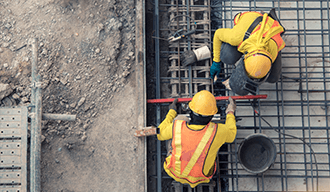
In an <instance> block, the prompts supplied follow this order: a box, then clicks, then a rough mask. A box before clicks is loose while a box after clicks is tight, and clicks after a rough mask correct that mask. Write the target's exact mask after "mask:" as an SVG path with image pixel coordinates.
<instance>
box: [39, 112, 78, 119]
mask: <svg viewBox="0 0 330 192" xmlns="http://www.w3.org/2000/svg"><path fill="white" fill-rule="evenodd" d="M42 120H62V121H75V120H76V115H65V114H50V113H43V114H42Z"/></svg>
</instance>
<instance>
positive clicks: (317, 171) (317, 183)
mask: <svg viewBox="0 0 330 192" xmlns="http://www.w3.org/2000/svg"><path fill="white" fill-rule="evenodd" d="M249 102H250V104H251V107H252V108H253V111H254V112H255V113H256V114H257V115H258V117H260V118H261V119H262V120H263V121H264V122H265V123H266V124H267V125H268V126H269V127H270V128H272V129H273V130H274V131H275V132H277V133H279V134H281V135H283V136H288V137H291V138H294V139H298V140H300V141H302V142H303V143H304V144H305V145H307V146H308V147H309V149H310V150H311V152H312V154H313V156H314V160H315V167H316V192H318V191H319V170H318V166H317V160H316V155H315V152H314V150H313V148H312V146H311V145H310V144H309V143H307V142H306V141H304V140H303V139H301V138H299V137H296V136H294V135H291V134H287V133H282V132H281V131H280V130H279V129H276V128H274V127H273V126H272V125H271V124H270V123H269V122H268V121H267V120H266V119H264V118H263V117H261V115H260V114H259V112H258V111H257V109H256V108H255V106H254V105H253V103H252V101H251V100H249ZM312 164H313V160H312Z"/></svg>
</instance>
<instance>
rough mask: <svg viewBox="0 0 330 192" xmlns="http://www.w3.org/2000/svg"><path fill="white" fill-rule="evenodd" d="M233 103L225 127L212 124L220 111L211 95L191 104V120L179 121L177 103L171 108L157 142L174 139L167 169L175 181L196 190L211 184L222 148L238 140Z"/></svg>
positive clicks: (203, 94)
mask: <svg viewBox="0 0 330 192" xmlns="http://www.w3.org/2000/svg"><path fill="white" fill-rule="evenodd" d="M229 101H230V103H229V104H228V106H227V109H226V114H227V116H226V123H225V124H220V123H219V124H218V123H213V122H211V119H212V117H213V116H214V115H215V114H216V113H217V112H218V108H217V105H216V100H215V97H214V96H213V95H212V93H210V92H209V91H206V90H203V91H200V92H198V93H196V94H195V96H194V97H193V99H192V100H191V102H189V108H190V120H189V119H186V120H179V119H178V118H176V117H177V107H176V103H177V99H176V100H174V101H173V103H172V104H171V105H170V107H169V112H168V113H167V115H166V118H165V119H164V121H163V122H162V123H161V124H160V125H159V134H157V138H158V139H159V140H162V141H163V140H170V139H172V141H171V142H170V147H169V148H171V149H169V150H168V151H169V153H168V156H167V158H166V160H165V162H164V169H165V171H166V173H167V174H168V175H169V176H171V177H172V178H173V179H174V180H176V181H177V182H180V183H182V184H185V183H186V184H189V185H190V186H191V187H192V188H194V187H196V186H197V185H198V184H201V183H208V182H210V179H211V178H212V176H213V175H214V173H215V171H216V167H217V165H216V164H215V159H216V157H217V153H218V150H219V148H220V147H221V146H222V145H223V144H224V143H231V142H233V141H234V140H235V137H236V132H237V129H236V120H235V116H234V112H235V109H236V104H235V101H234V100H233V99H232V98H231V97H230V99H229ZM183 119H184V118H183Z"/></svg>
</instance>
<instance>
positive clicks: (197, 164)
mask: <svg viewBox="0 0 330 192" xmlns="http://www.w3.org/2000/svg"><path fill="white" fill-rule="evenodd" d="M217 127H218V125H217V124H215V123H212V122H210V123H208V124H207V125H206V126H205V127H204V128H203V129H201V130H192V129H189V128H188V127H187V122H186V121H183V120H176V121H174V123H173V137H172V148H173V150H172V155H171V156H169V157H168V158H166V162H165V165H164V167H165V171H166V172H168V173H169V175H170V176H172V177H173V176H174V177H173V178H174V179H176V178H178V179H184V180H186V181H188V184H196V183H205V181H209V179H210V178H212V176H213V175H214V173H215V170H216V164H215V163H214V172H213V173H212V175H210V176H206V175H204V174H203V167H204V163H205V159H206V157H207V154H208V151H209V148H210V145H211V143H212V141H213V139H214V137H215V134H216V132H217ZM182 136H183V137H182ZM175 177H176V178H175ZM179 182H180V181H179Z"/></svg>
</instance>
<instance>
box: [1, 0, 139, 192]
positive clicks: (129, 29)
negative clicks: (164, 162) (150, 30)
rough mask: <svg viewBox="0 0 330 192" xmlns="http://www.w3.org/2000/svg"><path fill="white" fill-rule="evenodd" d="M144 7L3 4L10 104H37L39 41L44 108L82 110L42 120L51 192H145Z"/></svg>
mask: <svg viewBox="0 0 330 192" xmlns="http://www.w3.org/2000/svg"><path fill="white" fill-rule="evenodd" d="M142 11H143V9H142V1H131V0H124V1H116V0H114V1H113V0H93V1H89V0H82V1H80V0H79V1H78V0H29V1H24V0H23V1H22V0H13V1H5V0H0V88H1V92H0V93H1V94H0V101H1V102H0V106H1V107H13V106H23V105H24V106H27V105H29V104H30V103H31V98H30V97H31V87H30V86H31V47H30V39H31V38H37V39H38V74H39V75H40V77H41V81H42V85H41V86H42V102H43V105H42V110H43V112H45V113H57V114H74V115H77V119H76V121H74V122H67V121H60V120H57V121H50V120H44V121H42V136H41V137H42V146H41V178H40V181H39V182H41V191H45V192H91V191H104V192H108V191H120V192H123V191H127V192H132V191H133V192H134V191H136V192H138V191H144V188H145V182H144V178H145V174H144V173H145V172H144V171H145V170H144V168H145V167H144V161H143V158H144V155H145V151H144V142H143V141H144V140H143V139H142V140H141V139H136V138H135V137H134V136H133V133H134V130H135V129H137V127H138V126H139V125H143V122H144V120H143V117H145V115H144V114H143V109H141V110H140V111H139V108H140V107H141V105H142V104H143V101H141V99H142V100H143V82H142V81H143V80H141V82H140V81H139V80H137V78H140V77H141V75H140V74H139V73H140V72H141V71H139V70H140V69H139V68H138V67H136V63H137V60H138V58H139V56H137V54H136V50H138V51H139V47H140V45H137V44H136V41H140V44H141V45H142V43H141V42H142V41H141V40H140V39H139V38H141V37H142V36H139V37H137V38H135V36H136V33H137V31H139V32H141V31H142V30H141V29H142ZM136 23H139V24H138V26H136ZM142 56H143V55H142V54H140V60H141V57H142ZM142 59H143V58H142ZM142 77H143V76H142ZM142 79H143V78H142ZM141 85H142V86H141ZM141 87H142V88H141ZM141 91H142V97H139V96H140V93H141ZM141 111H142V112H141ZM141 116H142V117H141ZM29 129H30V127H29ZM29 134H30V133H28V135H29ZM141 158H142V160H141ZM1 187H4V185H2V186H1ZM27 187H28V186H23V188H25V189H27ZM4 190H5V189H4ZM8 190H11V189H7V191H8ZM0 191H2V189H1V190H0ZM5 191H6V190H5ZM21 191H22V192H23V191H26V190H21ZM27 191H29V190H27Z"/></svg>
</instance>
